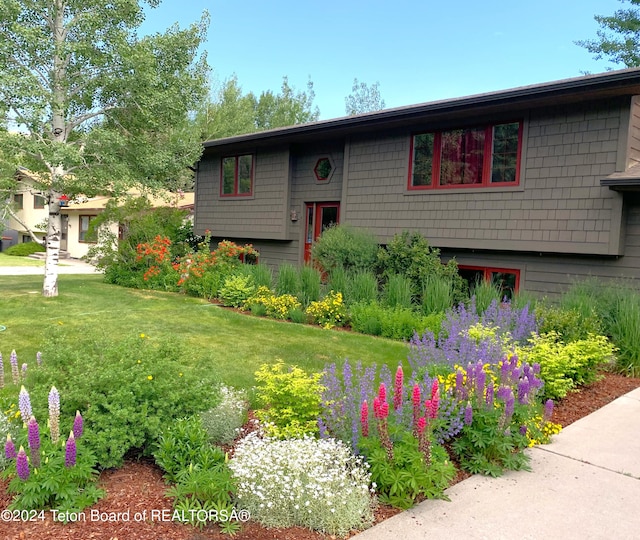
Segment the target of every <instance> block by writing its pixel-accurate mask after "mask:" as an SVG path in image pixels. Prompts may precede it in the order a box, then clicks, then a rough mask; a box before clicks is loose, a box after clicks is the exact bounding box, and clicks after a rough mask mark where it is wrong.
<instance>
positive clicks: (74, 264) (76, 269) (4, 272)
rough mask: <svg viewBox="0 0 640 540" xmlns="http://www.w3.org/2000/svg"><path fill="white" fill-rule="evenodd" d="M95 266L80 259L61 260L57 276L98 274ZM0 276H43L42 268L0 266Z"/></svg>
mask: <svg viewBox="0 0 640 540" xmlns="http://www.w3.org/2000/svg"><path fill="white" fill-rule="evenodd" d="M99 273H100V271H99V270H97V269H96V267H95V266H92V265H90V264H89V263H86V262H84V261H81V260H80V259H61V260H60V262H59V263H58V274H99ZM0 276H44V265H42V266H0Z"/></svg>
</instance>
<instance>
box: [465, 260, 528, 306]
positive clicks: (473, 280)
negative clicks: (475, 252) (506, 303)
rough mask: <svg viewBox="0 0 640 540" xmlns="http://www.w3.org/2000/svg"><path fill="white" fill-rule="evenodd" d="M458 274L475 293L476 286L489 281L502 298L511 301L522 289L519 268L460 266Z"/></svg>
mask: <svg viewBox="0 0 640 540" xmlns="http://www.w3.org/2000/svg"><path fill="white" fill-rule="evenodd" d="M458 273H459V274H460V276H461V277H462V279H464V280H465V281H466V282H467V283H468V284H469V291H470V292H471V293H473V289H474V288H475V286H476V285H477V284H478V283H480V282H481V281H489V282H491V283H492V284H493V285H495V286H496V287H497V288H498V289H499V290H500V292H501V296H502V297H505V296H506V297H507V298H509V299H511V298H513V296H514V295H515V294H516V293H517V292H518V290H519V289H520V270H518V269H517V268H496V267H493V266H468V265H464V264H461V265H458Z"/></svg>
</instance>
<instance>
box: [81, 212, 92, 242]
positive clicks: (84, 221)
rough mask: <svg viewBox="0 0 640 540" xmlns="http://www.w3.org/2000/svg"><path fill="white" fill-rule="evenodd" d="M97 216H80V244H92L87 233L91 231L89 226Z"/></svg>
mask: <svg viewBox="0 0 640 540" xmlns="http://www.w3.org/2000/svg"><path fill="white" fill-rule="evenodd" d="M94 217H96V216H79V222H80V227H79V232H78V241H79V242H90V240H87V231H88V230H89V224H90V223H91V220H92V219H93V218H94Z"/></svg>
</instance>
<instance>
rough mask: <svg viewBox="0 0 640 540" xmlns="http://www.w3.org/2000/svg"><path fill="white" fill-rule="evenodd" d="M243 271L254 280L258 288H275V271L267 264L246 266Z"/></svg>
mask: <svg viewBox="0 0 640 540" xmlns="http://www.w3.org/2000/svg"><path fill="white" fill-rule="evenodd" d="M242 269H243V271H244V272H245V273H246V274H247V275H249V276H251V277H252V278H253V282H254V283H255V285H256V287H267V288H269V289H271V288H272V287H273V270H271V267H270V266H267V265H266V264H245V265H243V266H242Z"/></svg>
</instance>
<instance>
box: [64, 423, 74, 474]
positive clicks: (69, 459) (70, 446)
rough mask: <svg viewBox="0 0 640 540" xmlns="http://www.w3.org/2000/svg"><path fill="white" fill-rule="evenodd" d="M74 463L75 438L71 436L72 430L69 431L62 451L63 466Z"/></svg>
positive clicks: (70, 465)
mask: <svg viewBox="0 0 640 540" xmlns="http://www.w3.org/2000/svg"><path fill="white" fill-rule="evenodd" d="M75 464H76V439H75V437H74V436H73V431H72V432H71V433H69V438H68V439H67V444H66V446H65V451H64V466H65V467H67V468H69V467H73V466H74V465H75Z"/></svg>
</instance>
